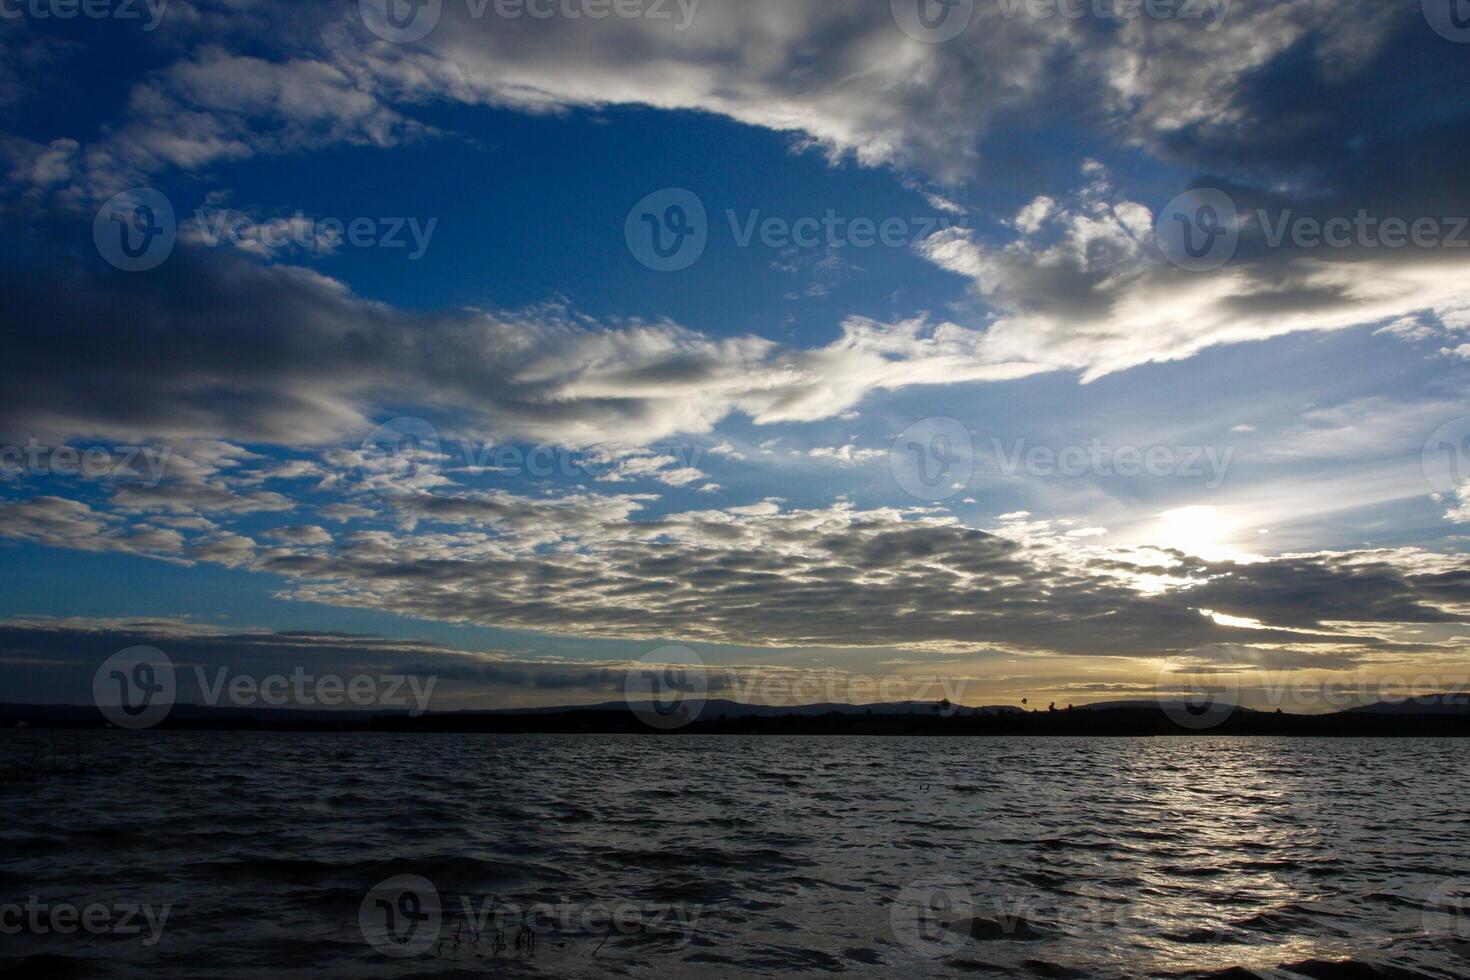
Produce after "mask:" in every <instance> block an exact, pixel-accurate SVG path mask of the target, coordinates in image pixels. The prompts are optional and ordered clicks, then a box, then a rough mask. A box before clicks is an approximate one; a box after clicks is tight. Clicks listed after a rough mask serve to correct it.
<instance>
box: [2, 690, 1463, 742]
mask: <svg viewBox="0 0 1470 980" xmlns="http://www.w3.org/2000/svg"><path fill="white" fill-rule="evenodd" d="M638 707H647V706H642V705H640V706H638ZM1183 707H1184V706H1183V704H1182V702H1152V701H1128V702H1111V703H1104V704H1093V705H1087V706H1081V705H1079V706H1078V707H1076V708H1071V709H1058V710H1054V711H1047V710H1039V711H1024V710H1022V709H1020V708H1015V707H1011V706H986V707H968V706H961V705H950V704H948V703H936V702H915V701H902V702H886V703H879V704H868V705H853V704H810V705H800V706H795V707H771V706H769V705H750V704H741V703H739V702H735V701H723V700H715V701H708V702H705V704H704V706H703V709H702V710H701V711H700V712H699V714H698V716H697V718H696V719H695V721H694V722H693V723H691V724H689V725H687V726H685V727H684V728H681V729H678V730H677V731H676V732H674V733H672V734H680V733H682V734H742V735H743V734H752V735H758V734H811V735H1086V736H1109V735H1189V734H1201V735H1317V736H1333V737H1351V736H1411V735H1436V736H1440V735H1450V736H1464V735H1470V697H1467V696H1466V695H1461V694H1445V695H1434V696H1431V697H1426V698H1415V699H1413V700H1411V701H1404V702H1398V703H1393V702H1385V703H1379V704H1372V705H1365V706H1363V707H1357V708H1352V709H1350V710H1347V711H1340V712H1336V713H1332V714H1320V715H1301V714H1287V713H1284V712H1274V711H1273V712H1264V711H1255V710H1251V709H1248V708H1236V709H1234V710H1232V711H1225V712H1220V713H1219V715H1218V716H1214V717H1211V718H1210V719H1209V721H1210V722H1211V724H1209V725H1208V726H1203V727H1202V726H1201V725H1200V722H1199V716H1197V715H1195V714H1192V713H1190V712H1187V711H1182V710H1181V708H1183ZM1166 709H1167V710H1166ZM1180 719H1183V720H1185V721H1187V722H1193V724H1181V723H1180ZM17 727H23V728H31V729H46V728H105V727H108V726H107V722H106V721H105V720H104V719H103V718H102V716H101V714H100V713H99V712H98V710H97V709H96V708H95V707H93V706H91V705H86V706H78V705H24V704H0V728H7V729H14V728H17ZM159 727H160V728H163V729H175V730H212V731H229V730H240V731H386V732H498V733H516V732H526V733H531V732H547V733H552V732H563V733H578V732H583V733H604V732H605V733H646V732H650V731H652V730H651V729H650V728H649V727H648V726H647V725H645V724H644V723H643V721H642V720H641V719H640V718H639V716H638V714H637V712H635V711H634V710H633V708H632V707H630V706H629V705H627V704H625V703H623V702H621V701H617V702H609V703H606V704H598V705H591V706H566V707H553V708H522V709H507V710H495V711H454V712H430V713H428V714H425V715H423V716H421V717H418V718H414V717H411V716H410V715H409V714H408V713H407V712H403V711H398V712H368V711H321V710H300V709H278V708H216V707H206V706H201V705H188V704H180V705H175V706H174V708H173V710H172V711H171V712H170V713H169V715H168V717H167V718H166V719H165V720H164V721H163V723H162V724H161V725H160V726H159Z"/></svg>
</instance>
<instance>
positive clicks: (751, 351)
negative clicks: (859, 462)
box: [0, 246, 1032, 506]
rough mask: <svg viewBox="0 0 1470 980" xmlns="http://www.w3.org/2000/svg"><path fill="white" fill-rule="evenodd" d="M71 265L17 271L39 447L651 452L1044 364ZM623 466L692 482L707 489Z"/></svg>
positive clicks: (296, 282)
mask: <svg viewBox="0 0 1470 980" xmlns="http://www.w3.org/2000/svg"><path fill="white" fill-rule="evenodd" d="M56 261H57V262H58V263H62V265H61V266H59V267H58V266H52V267H50V270H49V271H47V270H44V269H42V268H36V267H32V268H24V267H10V268H8V269H7V270H5V271H4V272H0V284H3V286H4V288H5V290H6V292H7V295H8V296H9V297H10V302H8V303H7V305H6V308H5V310H4V311H0V337H3V338H4V340H5V342H6V345H7V359H8V362H9V364H10V366H11V370H12V372H13V374H12V377H13V378H14V381H13V383H10V384H7V385H6V386H5V387H4V389H3V390H0V434H3V435H10V436H13V437H15V438H17V439H20V440H21V441H22V442H23V441H24V439H25V438H29V437H31V436H33V435H36V434H57V435H65V434H71V433H83V434H87V435H89V436H90V435H106V436H109V437H111V438H114V439H127V440H134V439H137V440H141V439H147V438H150V437H154V438H164V439H170V440H173V439H190V440H220V439H224V440H231V441H234V442H243V443H257V444H259V443H268V444H276V445H286V446H316V445H321V444H323V443H329V442H333V441H338V440H340V439H341V438H342V437H343V436H344V434H354V433H355V434H357V436H358V438H359V439H360V438H361V437H362V436H363V435H365V434H366V433H367V432H369V431H370V430H371V429H372V428H373V417H374V416H375V415H379V414H380V413H381V412H382V411H383V409H382V407H381V406H384V405H396V406H411V408H412V410H413V411H416V412H419V413H421V414H423V415H425V416H426V417H429V418H433V419H438V420H441V421H443V422H444V433H443V434H444V435H445V436H452V435H458V434H461V433H464V432H469V431H473V432H478V433H488V434H490V435H492V436H493V437H495V438H496V439H524V440H526V441H528V442H535V443H549V444H553V445H565V446H594V445H607V444H611V445H626V446H635V447H636V446H643V445H648V444H649V443H652V442H655V441H657V440H661V439H666V438H668V437H670V436H673V435H676V434H704V433H708V432H710V431H711V430H712V429H713V428H714V427H715V425H717V424H718V423H719V422H721V421H722V420H724V419H725V418H727V417H728V416H730V415H731V414H734V413H741V414H744V415H747V416H749V417H750V418H752V419H753V420H754V421H755V422H756V423H758V424H771V423H777V422H791V421H811V420H815V419H823V418H828V417H831V416H834V415H837V414H839V413H842V412H844V411H846V410H848V409H850V408H851V407H852V406H853V405H855V404H857V403H858V402H859V401H861V400H862V399H863V398H864V397H865V396H866V395H868V394H869V393H870V392H872V391H875V390H879V389H896V388H901V387H905V386H908V385H916V384H949V383H954V382H956V381H964V380H981V379H998V378H1005V377H1014V376H1018V375H1022V374H1025V373H1028V372H1029V371H1030V370H1032V369H1031V368H1027V367H1019V368H1018V367H1016V366H1014V365H1010V364H1001V365H991V364H986V363H982V362H980V361H977V360H976V359H975V357H974V350H975V347H976V345H977V344H978V343H979V340H978V337H977V336H976V335H974V334H972V333H970V332H967V331H964V330H962V329H960V328H957V327H953V326H941V327H933V326H930V325H929V324H927V323H925V322H923V321H911V322H905V323H900V324H897V325H892V326H889V325H884V324H880V323H877V322H875V321H872V320H866V319H856V318H855V319H852V320H849V321H848V322H847V323H846V324H845V325H844V328H843V332H842V336H841V337H840V338H839V339H838V340H836V341H834V342H833V343H831V344H829V345H828V346H826V347H821V348H816V349H810V350H803V349H799V348H792V347H787V346H783V345H780V344H777V343H774V342H772V341H768V340H765V339H763V338H759V337H753V336H744V337H733V338H724V339H716V338H712V337H708V336H705V335H702V334H699V333H696V332H694V331H690V330H688V329H685V328H683V327H680V326H678V325H676V324H672V323H668V322H657V323H645V322H634V323H629V324H626V325H620V326H601V325H596V324H589V323H587V322H585V321H583V320H581V319H579V318H575V317H573V316H571V315H569V314H567V313H566V312H565V311H562V310H557V309H543V310H531V311H525V312H521V313H514V314H512V313H493V312H488V311H478V310H456V311H446V312H440V313H429V314H423V313H410V312H407V311H402V310H396V309H393V308H391V307H389V306H386V305H384V304H380V303H372V302H368V301H365V300H362V299H359V298H357V297H355V296H353V295H352V294H351V293H350V292H349V290H348V289H347V288H346V287H345V286H344V285H343V284H342V283H340V282H337V281H335V280H333V279H329V278H327V277H325V276H321V275H319V274H316V273H314V272H311V271H309V270H304V269H299V268H293V267H288V266H271V265H261V264H257V263H255V262H252V261H250V260H248V259H245V258H241V257H238V256H234V255H230V254H227V253H216V252H209V251H204V250H196V249H190V248H187V247H183V246H181V247H180V248H179V250H178V251H177V253H176V254H175V255H174V256H173V258H171V259H170V261H169V263H168V264H167V265H166V266H164V267H162V268H160V269H158V270H155V273H154V274H150V275H147V276H126V275H124V276H118V275H105V274H99V273H95V272H93V271H90V270H84V269H81V268H78V267H76V266H75V265H74V264H71V263H69V262H68V260H66V259H64V258H62V257H60V256H57V257H56ZM68 265H71V267H70V268H67V266H68ZM63 268H65V269H66V271H65V272H62V271H60V270H61V269H63ZM201 311H207V313H205V312H201ZM61 349H65V350H68V351H70V352H71V353H69V354H68V355H67V356H66V357H64V358H62V357H58V356H57V353H56V352H57V351H58V350H61ZM160 350H167V351H169V352H170V367H169V370H168V371H166V372H161V371H159V370H158V362H157V355H156V353H155V352H157V351H160ZM627 465H628V466H629V467H631V468H632V469H630V470H629V475H632V474H633V471H635V470H637V471H639V473H641V475H652V474H653V473H657V474H658V476H657V477H656V478H658V479H662V480H663V481H664V482H669V480H670V479H674V480H677V481H680V482H679V483H678V484H676V485H682V484H684V483H689V482H694V481H695V480H698V479H700V478H701V477H702V474H699V473H697V472H695V468H693V467H688V466H685V465H681V466H679V467H676V468H672V469H670V468H667V467H663V466H659V467H656V468H655V470H653V471H649V472H647V473H644V472H642V471H643V469H644V468H646V467H647V466H648V465H650V464H649V463H648V462H647V460H644V461H643V462H632V461H630V462H628V463H627ZM686 477H687V479H686ZM129 492H130V493H135V491H129ZM177 492H178V491H172V490H160V491H156V492H152V493H149V494H143V493H142V492H136V493H137V495H138V497H139V500H138V504H139V506H146V503H145V498H151V499H152V500H153V502H154V504H155V505H158V506H163V505H164V504H165V503H166V501H167V500H168V498H169V497H170V496H171V495H173V494H176V493H177ZM195 492H196V493H199V492H202V491H201V489H200V488H198V487H196V488H195ZM255 499H256V501H257V503H263V502H265V501H268V500H270V499H271V498H270V497H269V496H268V495H257V496H256V498H255Z"/></svg>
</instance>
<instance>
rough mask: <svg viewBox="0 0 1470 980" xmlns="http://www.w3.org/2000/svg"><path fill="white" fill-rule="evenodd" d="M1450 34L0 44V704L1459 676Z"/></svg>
mask: <svg viewBox="0 0 1470 980" xmlns="http://www.w3.org/2000/svg"><path fill="white" fill-rule="evenodd" d="M1465 6H1466V5H1465V4H1464V3H1463V2H1462V0H1423V2H1420V0H1394V2H1388V0H1279V2H1262V0H1233V2H1226V0H1215V2H1213V3H1209V2H1203V0H1149V2H1147V3H1142V2H1139V3H1130V2H1129V0H1117V2H1113V0H1086V2H1083V3H1078V2H1073V0H1065V2H1060V3H1058V2H1052V0H978V2H970V0H949V2H946V3H940V2H938V0H892V2H891V3H881V2H871V3H841V2H831V0H824V2H807V0H740V2H738V3H736V2H729V0H698V2H696V0H682V2H678V0H554V2H553V0H483V2H481V0H423V2H420V3H413V4H411V3H409V2H406V0H361V2H360V3H346V2H343V3H311V2H299V0H293V2H274V0H167V2H163V0H152V2H144V0H87V2H86V3H85V4H82V3H75V4H73V3H71V2H69V0H0V49H3V50H0V231H3V233H4V240H5V243H6V248H5V259H4V263H3V267H0V295H3V296H4V298H5V299H4V302H3V304H0V332H3V338H4V351H5V356H4V361H3V364H4V383H3V385H0V677H3V678H4V689H5V691H6V694H5V695H4V696H3V698H0V700H13V701H32V702H76V701H81V700H85V699H86V698H87V696H88V692H89V691H90V690H91V682H92V677H93V673H94V671H95V670H96V668H97V665H98V663H99V662H101V661H102V660H103V659H105V658H106V657H108V656H110V655H111V654H113V653H115V652H117V651H119V650H122V649H124V648H128V647H132V646H135V645H152V646H156V647H158V648H159V649H161V650H164V651H165V652H167V653H168V655H169V656H170V657H171V658H172V659H173V661H174V662H175V663H177V664H179V665H190V666H207V667H208V669H209V670H211V671H212V670H215V669H217V668H221V667H223V668H225V669H227V670H229V671H233V672H236V673H245V674H250V675H253V676H260V675H261V674H262V673H267V672H272V671H290V670H297V669H304V670H306V671H307V672H309V673H312V674H316V675H321V674H328V673H334V674H337V675H357V674H363V673H367V674H389V673H408V674H413V675H415V676H418V675H424V676H434V677H436V678H438V679H439V687H438V693H437V694H436V698H437V700H436V702H435V707H443V708H466V707H515V706H526V705H549V704H567V703H596V702H604V701H610V700H615V699H617V698H618V697H620V696H621V695H622V693H623V691H624V687H625V681H626V677H627V673H628V670H629V669H630V665H634V664H637V663H640V662H642V663H655V664H657V663H664V662H668V661H669V660H670V658H673V659H674V660H678V659H679V658H686V657H691V656H692V657H693V658H695V660H697V661H698V662H700V663H703V664H706V665H707V666H708V667H709V668H710V669H711V672H712V673H711V677H712V678H713V679H714V680H713V682H712V685H711V689H712V690H716V691H718V692H720V693H721V694H722V695H723V696H730V697H736V698H738V699H741V700H749V701H765V702H770V703H783V702H792V701H821V700H837V701H854V702H865V701H872V700H896V699H900V698H903V697H910V696H912V697H924V698H928V699H937V698H938V697H940V696H947V697H951V698H953V699H954V700H955V701H956V702H959V703H965V704H972V705H980V704H1019V703H1021V700H1022V699H1023V698H1025V699H1027V702H1028V703H1031V704H1042V703H1047V702H1057V703H1079V704H1081V703H1089V702H1096V701H1105V700H1117V699H1126V698H1134V697H1144V696H1150V697H1151V696H1154V695H1156V694H1167V693H1170V692H1173V691H1175V690H1176V689H1182V688H1184V687H1187V682H1186V678H1188V677H1190V676H1192V675H1193V674H1196V673H1198V672H1200V671H1212V672H1222V673H1227V674H1230V675H1231V676H1233V677H1235V678H1238V683H1239V686H1240V687H1241V688H1242V689H1244V690H1246V691H1247V692H1248V695H1247V699H1248V700H1250V701H1251V702H1252V703H1256V704H1270V703H1277V704H1280V703H1281V702H1282V698H1283V695H1282V693H1281V692H1282V691H1283V690H1285V689H1286V688H1287V687H1288V686H1290V687H1291V689H1293V690H1295V691H1297V692H1298V693H1296V694H1294V695H1292V697H1291V698H1290V699H1288V703H1285V704H1284V705H1283V706H1284V707H1286V708H1287V709H1288V710H1326V709H1327V708H1328V707H1332V706H1337V704H1338V702H1336V701H1333V700H1332V699H1331V698H1332V692H1333V691H1336V692H1337V696H1338V697H1340V698H1357V699H1358V700H1376V699H1378V695H1382V694H1383V693H1384V691H1385V689H1386V688H1394V687H1395V686H1396V685H1399V686H1403V687H1404V688H1405V689H1408V688H1412V689H1415V690H1420V691H1426V690H1464V689H1466V687H1467V686H1470V561H1467V558H1466V550H1467V549H1466V545H1467V542H1470V537H1467V534H1470V399H1467V397H1466V394H1465V392H1466V389H1467V385H1466V382H1467V379H1470V229H1467V225H1470V220H1467V217H1466V216H1467V215H1470V179H1467V178H1470V166H1467V154H1466V150H1465V143H1464V133H1465V131H1466V124H1467V122H1470V118H1467V117H1470V101H1467V100H1466V99H1465V98H1464V97H1463V94H1464V92H1465V90H1466V86H1467V85H1470V57H1467V55H1470V46H1467V45H1470V22H1467V20H1466V14H1467V11H1466V10H1465ZM671 650H672V651H674V652H673V653H670V651H671ZM1324 685H1325V687H1324ZM1273 691H1274V692H1275V698H1276V700H1275V701H1272V699H1271V695H1272V692H1273ZM192 693H197V692H192ZM186 696H187V695H186Z"/></svg>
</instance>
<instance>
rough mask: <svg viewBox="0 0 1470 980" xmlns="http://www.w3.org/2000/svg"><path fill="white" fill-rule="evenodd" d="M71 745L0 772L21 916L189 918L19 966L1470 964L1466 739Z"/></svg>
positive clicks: (434, 968)
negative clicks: (34, 767) (26, 775)
mask: <svg viewBox="0 0 1470 980" xmlns="http://www.w3.org/2000/svg"><path fill="white" fill-rule="evenodd" d="M58 741H59V744H60V745H61V746H62V747H63V749H62V751H61V753H60V755H61V756H62V757H63V759H62V761H65V762H67V763H70V761H71V760H70V754H71V753H70V745H71V742H70V736H65V735H63V736H61V737H60V738H59V740H58ZM36 745H49V742H47V740H46V739H45V737H44V736H42V735H40V734H37V733H24V734H19V735H18V734H16V733H9V734H5V735H0V747H3V749H4V751H5V753H6V756H7V758H8V759H10V760H14V759H16V758H20V757H24V758H29V757H30V755H31V754H32V751H33V749H32V748H31V747H32V746H36ZM81 745H82V762H83V766H84V770H85V771H84V772H83V773H82V774H80V775H56V776H52V777H50V778H47V779H45V780H43V781H41V782H39V783H35V784H29V783H23V782H9V783H3V784H0V798H3V802H4V810H5V820H4V821H3V822H0V902H4V903H8V905H9V908H10V910H11V911H10V918H9V919H8V920H7V921H8V922H9V923H11V926H13V924H14V923H15V922H16V921H18V919H17V916H18V915H20V914H21V912H17V911H16V909H15V905H17V904H21V905H24V904H25V903H27V902H28V901H30V900H31V898H32V896H34V898H35V902H36V903H38V904H39V905H41V906H44V907H45V908H46V909H47V910H48V911H47V912H46V913H45V914H46V915H50V914H52V912H51V911H49V910H54V909H55V908H58V907H64V906H68V905H70V906H76V907H78V908H85V907H87V906H89V905H98V904H101V905H104V906H106V907H107V909H108V910H109V914H110V915H111V916H116V915H120V912H118V911H115V910H120V909H124V908H126V907H129V906H142V905H145V904H146V905H149V906H151V907H153V908H154V909H155V911H156V910H158V909H160V908H161V907H162V906H165V905H167V906H169V911H168V915H167V919H166V921H164V923H163V925H162V928H161V931H160V932H158V933H156V935H158V936H159V937H160V938H158V940H157V942H156V943H153V944H151V945H149V944H148V940H149V938H150V931H149V928H148V927H147V926H144V927H143V930H142V932H141V933H139V934H137V935H133V934H128V935H118V934H116V932H115V931H107V930H94V931H93V932H88V931H86V930H83V929H78V930H76V931H75V932H73V933H71V934H69V935H62V934H58V933H57V932H56V931H54V930H51V929H49V928H44V926H45V923H44V922H43V923H42V926H43V928H37V927H36V926H34V925H31V924H27V925H24V926H23V927H22V928H21V931H20V932H19V933H18V934H17V933H16V932H15V930H14V929H13V928H12V927H11V926H7V934H5V935H3V936H0V962H3V963H5V964H6V965H7V968H8V969H9V971H10V972H12V973H14V974H16V975H26V976H32V975H45V974H56V975H66V974H68V973H74V974H75V975H77V976H98V975H120V976H133V975H137V976H145V975H146V976H262V975H266V974H270V975H273V976H277V977H285V976H298V975H299V976H303V977H305V976H321V975H324V976H347V975H367V976H385V977H388V976H431V975H454V974H456V973H461V974H462V975H465V976H471V975H473V976H482V975H485V974H487V973H493V974H498V973H504V974H511V975H541V974H544V975H549V976H607V975H624V976H659V977H663V976H671V975H696V976H698V975H705V976H731V975H736V974H744V973H758V974H765V975H788V974H791V973H795V972H801V971H813V972H838V971H847V972H854V973H861V974H878V975H885V974H886V975H910V976H917V975H933V974H941V975H942V974H976V973H978V974H980V975H987V974H989V975H996V976H1017V977H1026V976H1038V977H1094V976H1139V977H1144V976H1196V975H1199V976H1220V977H1237V976H1238V977H1249V976H1252V975H1257V976H1263V977H1296V976H1312V977H1354V976H1386V977H1395V976H1409V977H1413V976H1434V977H1463V976H1470V944H1467V943H1466V942H1465V940H1466V939H1470V932H1467V930H1466V928H1465V918H1464V917H1463V916H1456V915H1455V914H1453V913H1454V911H1455V910H1456V909H1457V908H1459V907H1460V906H1459V904H1457V903H1458V902H1460V901H1461V900H1460V899H1459V898H1457V897H1456V896H1457V895H1460V894H1461V892H1459V891H1458V889H1460V888H1461V886H1462V885H1467V883H1470V857H1467V854H1466V846H1465V844H1466V840H1467V837H1470V834H1467V829H1470V808H1467V775H1470V765H1467V751H1470V746H1467V745H1466V743H1465V742H1462V741H1455V740H1417V739H1404V740H1371V741H1352V740H1345V741H1334V740H1307V739H1300V740H1298V739H1228V738H1196V739H1187V738H1180V739H1168V738H1165V739H1116V740H1097V741H1083V740H1070V739H871V738H776V737H762V738H737V737H730V738H718V737H710V738H700V737H675V738H654V737H648V738H638V737H603V736H582V737H578V736H568V737H556V736H402V737H400V736H384V735H323V734H310V735H291V734H234V733H225V734H188V733H150V734H138V735H124V734H120V733H87V734H84V735H83V736H82V743H81ZM48 752H49V750H48ZM404 876H412V877H411V878H404ZM385 881H387V882H388V884H387V885H383V883H384V882H385ZM405 881H408V882H410V883H418V882H426V883H428V885H430V886H432V894H430V893H428V892H427V890H426V889H425V887H424V885H422V884H412V887H407V888H406V887H405V886H404V884H403V883H404V882H405ZM380 886H382V887H380ZM1467 887H1470V886H1467ZM375 889H377V890H376V891H375ZM415 889H417V891H414V890H415ZM408 891H414V894H413V895H412V896H410V897H408V898H405V895H406V893H407V892H408ZM419 892H423V894H420V893H419ZM436 896H437V902H436V901H435V897H436ZM380 902H381V903H380ZM466 910H468V911H466ZM477 910H478V911H479V912H480V913H481V914H482V915H483V921H481V919H480V918H478V917H477ZM22 911H23V910H22ZM98 914H99V915H100V913H98ZM390 915H397V916H398V919H397V920H396V921H395V922H394V923H392V924H391V925H390V924H389V923H388V922H387V921H386V919H385V917H386V916H390ZM63 921H64V920H63ZM112 921H117V919H115V918H114V919H113V920H112ZM410 921H411V922H412V923H413V925H414V930H415V931H413V932H409V931H407V930H406V929H405V927H404V924H405V923H407V922H410ZM523 922H529V924H530V925H531V926H533V927H534V928H533V929H532V932H534V933H535V936H536V943H535V947H534V949H531V948H530V947H529V945H528V944H527V943H526V942H525V935H524V933H522V943H521V945H520V946H517V945H516V943H515V939H516V935H517V933H521V930H520V928H519V926H520V925H521V924H522V923H523ZM390 928H391V929H392V930H393V931H392V932H391V933H390V932H389V930H390ZM497 933H498V934H499V936H500V937H501V938H502V939H503V942H504V948H500V945H501V944H500V943H499V942H497ZM393 939H397V940H398V942H396V943H395V942H394V941H392V940H393ZM420 950H421V951H420ZM409 953H417V955H405V954H409Z"/></svg>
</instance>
